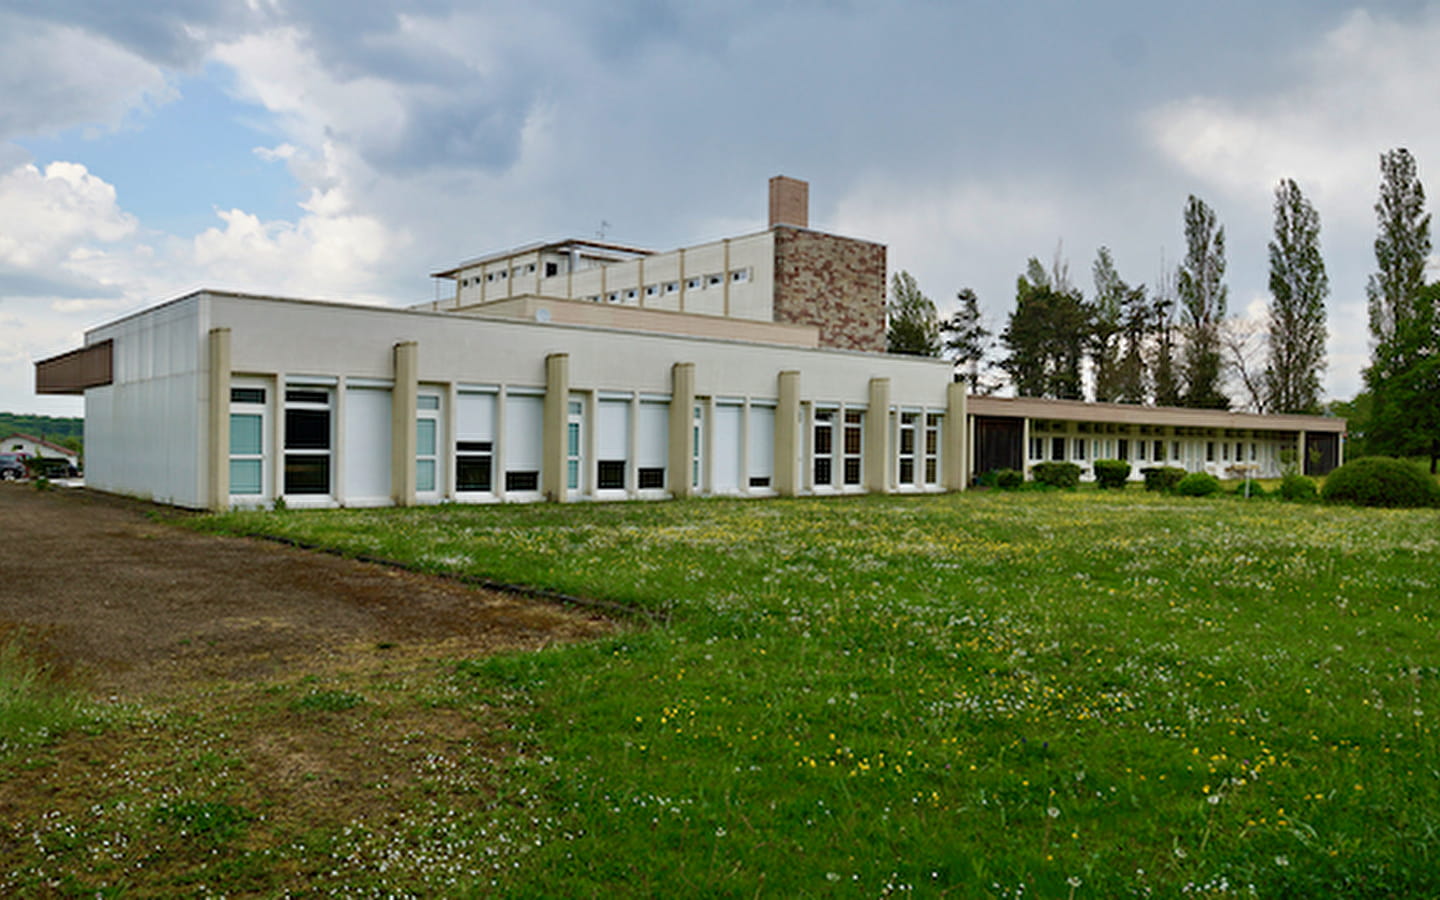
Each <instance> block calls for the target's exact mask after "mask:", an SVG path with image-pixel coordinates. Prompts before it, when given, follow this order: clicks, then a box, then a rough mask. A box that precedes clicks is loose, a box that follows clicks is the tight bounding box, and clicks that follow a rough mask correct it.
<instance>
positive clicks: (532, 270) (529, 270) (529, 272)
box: [525, 263, 535, 275]
mask: <svg viewBox="0 0 1440 900" xmlns="http://www.w3.org/2000/svg"><path fill="white" fill-rule="evenodd" d="M525 274H526V275H534V274H535V264H534V263H530V264H529V265H527V266H526V267H525Z"/></svg>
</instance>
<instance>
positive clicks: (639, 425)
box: [635, 398, 670, 490]
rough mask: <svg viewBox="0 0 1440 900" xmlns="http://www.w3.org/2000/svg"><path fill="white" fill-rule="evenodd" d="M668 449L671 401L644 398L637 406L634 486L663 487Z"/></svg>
mask: <svg viewBox="0 0 1440 900" xmlns="http://www.w3.org/2000/svg"><path fill="white" fill-rule="evenodd" d="M669 453H670V403H669V401H668V400H650V399H647V398H641V400H640V404H639V406H638V407H637V408H636V410H635V486H636V487H638V488H640V489H642V490H663V489H664V487H665V464H666V462H667V456H668V455H669Z"/></svg>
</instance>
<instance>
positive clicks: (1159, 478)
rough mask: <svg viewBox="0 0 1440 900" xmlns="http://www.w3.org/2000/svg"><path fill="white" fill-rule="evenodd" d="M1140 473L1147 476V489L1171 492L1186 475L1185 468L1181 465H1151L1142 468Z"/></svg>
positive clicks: (1163, 492) (1165, 492) (1164, 492)
mask: <svg viewBox="0 0 1440 900" xmlns="http://www.w3.org/2000/svg"><path fill="white" fill-rule="evenodd" d="M1140 474H1141V475H1144V476H1145V490H1147V491H1157V492H1159V493H1162V494H1170V493H1174V491H1175V485H1177V484H1179V483H1180V479H1182V478H1184V477H1185V470H1184V469H1182V468H1180V467H1179V466H1149V467H1147V468H1144V469H1141V470H1140Z"/></svg>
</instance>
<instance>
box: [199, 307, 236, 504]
mask: <svg viewBox="0 0 1440 900" xmlns="http://www.w3.org/2000/svg"><path fill="white" fill-rule="evenodd" d="M206 344H207V347H206V349H207V350H208V351H209V352H208V356H209V363H210V370H209V372H208V376H209V385H208V388H209V391H210V415H209V421H208V423H207V425H208V429H207V431H208V438H207V441H206V450H207V451H208V461H207V462H208V465H207V466H206V469H207V472H206V476H207V477H206V482H207V483H206V492H205V494H206V497H205V501H206V505H207V506H209V507H210V510H211V511H212V512H223V511H225V510H226V509H228V508H229V507H230V329H228V328H212V329H210V333H209V335H208V336H207V340H206Z"/></svg>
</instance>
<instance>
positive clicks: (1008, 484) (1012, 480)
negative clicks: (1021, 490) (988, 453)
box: [995, 469, 1025, 491]
mask: <svg viewBox="0 0 1440 900" xmlns="http://www.w3.org/2000/svg"><path fill="white" fill-rule="evenodd" d="M1024 483H1025V473H1024V472H1021V471H1019V470H1017V469H996V470H995V486H996V487H998V488H1000V489H1001V490H1004V491H1013V490H1015V489H1016V488H1018V487H1020V486H1021V485H1022V484H1024Z"/></svg>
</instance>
